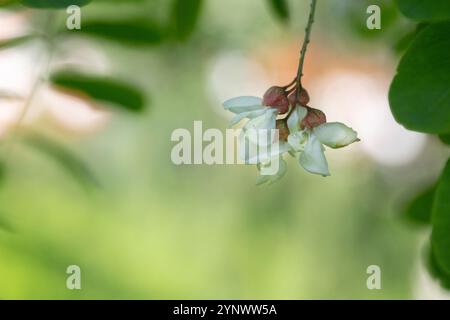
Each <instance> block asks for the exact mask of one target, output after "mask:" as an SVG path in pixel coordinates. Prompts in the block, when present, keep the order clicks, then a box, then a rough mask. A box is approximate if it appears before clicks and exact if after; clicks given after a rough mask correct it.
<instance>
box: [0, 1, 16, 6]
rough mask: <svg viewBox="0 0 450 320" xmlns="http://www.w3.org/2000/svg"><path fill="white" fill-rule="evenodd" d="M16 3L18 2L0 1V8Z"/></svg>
mask: <svg viewBox="0 0 450 320" xmlns="http://www.w3.org/2000/svg"><path fill="white" fill-rule="evenodd" d="M17 2H19V0H0V7H6V6H9V5H11V4H15V3H17Z"/></svg>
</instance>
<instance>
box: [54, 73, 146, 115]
mask: <svg viewBox="0 0 450 320" xmlns="http://www.w3.org/2000/svg"><path fill="white" fill-rule="evenodd" d="M50 81H51V82H52V83H53V84H54V85H55V86H56V87H59V88H61V89H63V90H68V91H69V93H70V92H74V93H76V94H77V93H78V94H81V95H82V96H84V95H85V96H88V97H89V98H92V99H95V100H98V101H102V102H107V103H112V104H114V105H116V106H118V107H121V108H122V109H125V110H128V111H133V112H139V111H142V110H143V109H144V106H145V101H144V97H143V94H142V92H141V91H140V90H138V89H136V88H134V87H132V86H130V85H129V84H127V83H125V82H123V81H121V80H116V79H112V78H107V77H99V76H92V75H86V74H81V73H78V72H72V71H60V72H58V73H55V74H53V75H52V76H51V78H50Z"/></svg>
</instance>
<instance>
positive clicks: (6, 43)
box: [0, 35, 36, 50]
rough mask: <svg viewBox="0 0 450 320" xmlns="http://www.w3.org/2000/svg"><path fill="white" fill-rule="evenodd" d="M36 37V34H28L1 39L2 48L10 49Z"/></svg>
mask: <svg viewBox="0 0 450 320" xmlns="http://www.w3.org/2000/svg"><path fill="white" fill-rule="evenodd" d="M35 38H36V36H34V35H26V36H21V37H17V38H11V39H6V40H0V50H3V49H8V48H11V47H15V46H18V45H21V44H23V43H25V42H28V41H30V40H32V39H35Z"/></svg>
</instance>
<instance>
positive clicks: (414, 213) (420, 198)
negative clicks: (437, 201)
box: [405, 185, 436, 225]
mask: <svg viewBox="0 0 450 320" xmlns="http://www.w3.org/2000/svg"><path fill="white" fill-rule="evenodd" d="M435 191H436V186H434V185H433V186H431V187H429V188H427V189H426V190H424V191H423V192H421V193H420V194H418V195H417V196H416V197H415V198H414V199H412V201H411V202H410V203H409V204H408V206H407V208H406V210H405V216H406V217H407V218H408V219H409V220H410V221H413V222H415V223H418V224H423V225H428V224H429V223H430V222H431V212H432V209H433V200H434V194H435Z"/></svg>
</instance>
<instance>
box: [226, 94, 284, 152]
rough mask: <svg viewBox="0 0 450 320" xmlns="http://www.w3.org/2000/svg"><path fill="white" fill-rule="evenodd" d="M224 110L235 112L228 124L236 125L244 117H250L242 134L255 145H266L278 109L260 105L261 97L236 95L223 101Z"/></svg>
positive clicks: (269, 141) (273, 126)
mask: <svg viewBox="0 0 450 320" xmlns="http://www.w3.org/2000/svg"><path fill="white" fill-rule="evenodd" d="M223 106H224V108H225V109H226V110H229V111H231V112H233V113H235V116H234V117H233V118H232V119H231V122H230V126H234V125H236V124H237V123H238V122H239V121H241V120H242V119H244V118H248V119H250V121H248V122H247V123H246V125H245V126H244V128H243V130H244V134H245V136H246V137H248V138H249V140H250V141H251V142H252V143H254V144H256V145H268V144H270V143H272V141H271V139H270V133H271V130H274V129H275V124H276V120H277V115H278V110H277V109H275V108H270V107H266V106H263V105H262V99H261V98H258V97H250V96H243V97H236V98H233V99H230V100H227V101H225V102H224V103H223Z"/></svg>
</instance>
